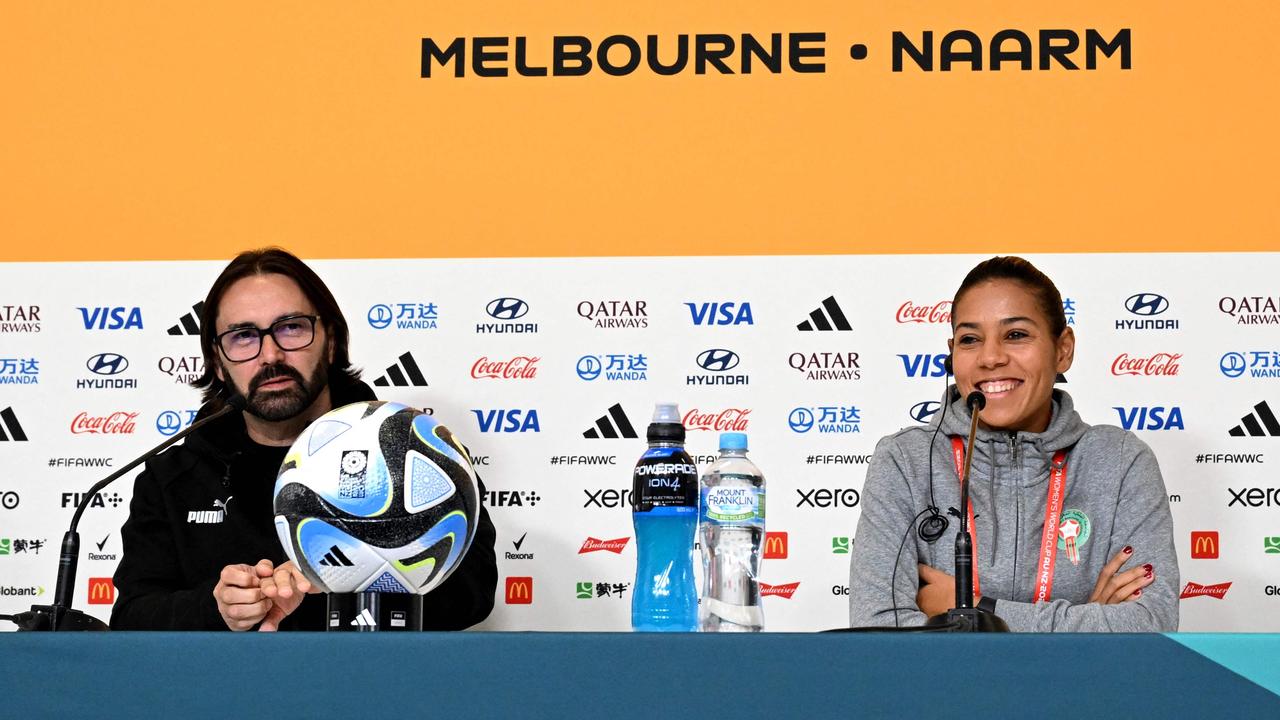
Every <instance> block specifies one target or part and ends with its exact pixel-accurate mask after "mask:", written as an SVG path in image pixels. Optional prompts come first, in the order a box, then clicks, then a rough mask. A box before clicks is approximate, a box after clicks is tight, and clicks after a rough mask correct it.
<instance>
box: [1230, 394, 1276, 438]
mask: <svg viewBox="0 0 1280 720" xmlns="http://www.w3.org/2000/svg"><path fill="white" fill-rule="evenodd" d="M1227 434H1228V435H1230V436H1231V437H1245V436H1248V437H1280V421H1277V420H1276V416H1275V413H1273V412H1271V406H1270V405H1268V404H1267V401H1265V400H1263V401H1262V402H1260V403H1258V404H1257V405H1254V406H1253V412H1252V413H1250V414H1248V415H1245V416H1244V417H1242V418H1240V424H1239V425H1237V426H1235V427H1233V428H1231V429H1230V430H1228V431H1227Z"/></svg>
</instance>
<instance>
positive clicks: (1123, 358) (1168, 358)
mask: <svg viewBox="0 0 1280 720" xmlns="http://www.w3.org/2000/svg"><path fill="white" fill-rule="evenodd" d="M1181 359H1182V353H1165V352H1162V353H1156V354H1155V355H1152V356H1150V357H1129V353H1120V356H1119V357H1117V358H1116V359H1115V360H1113V361H1112V362H1111V374H1112V375H1144V376H1152V375H1156V376H1165V377H1172V376H1174V375H1177V374H1178V371H1179V370H1180V369H1182V366H1181V365H1179V364H1178V361H1179V360H1181Z"/></svg>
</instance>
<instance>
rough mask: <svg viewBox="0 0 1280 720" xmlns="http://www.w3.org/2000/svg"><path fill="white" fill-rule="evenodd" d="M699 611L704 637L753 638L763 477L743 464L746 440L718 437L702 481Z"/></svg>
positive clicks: (759, 625)
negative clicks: (721, 634)
mask: <svg viewBox="0 0 1280 720" xmlns="http://www.w3.org/2000/svg"><path fill="white" fill-rule="evenodd" d="M699 519H700V520H701V523H702V578H703V592H702V608H701V610H700V611H699V626H700V627H701V628H702V630H703V631H704V632H758V631H759V630H761V629H763V628H764V611H763V609H762V608H761V607H760V581H759V576H760V544H761V542H762V541H763V540H764V475H762V474H761V473H760V469H759V468H757V467H756V466H755V463H753V462H751V461H750V460H748V459H747V436H746V435H745V434H743V433H723V434H721V435H720V457H719V458H718V459H717V460H716V461H715V462H714V463H713V464H712V465H711V467H709V468H707V472H706V473H705V474H704V475H703V476H702V498H701V517H700V518H699Z"/></svg>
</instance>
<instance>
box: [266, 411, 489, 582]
mask: <svg viewBox="0 0 1280 720" xmlns="http://www.w3.org/2000/svg"><path fill="white" fill-rule="evenodd" d="M273 502H274V506H275V516H276V532H277V534H278V535H279V536H280V543H281V545H283V546H284V549H285V552H286V553H287V554H288V555H289V559H290V560H293V562H294V563H295V564H296V565H297V566H298V567H299V568H300V569H301V570H302V572H303V574H305V575H306V576H307V579H309V580H310V581H311V582H312V583H313V584H315V585H316V587H318V588H319V589H320V590H322V591H324V592H330V593H354V592H385V593H418V594H426V593H428V592H430V591H431V590H432V589H433V588H435V587H436V586H438V585H439V584H440V583H442V582H444V580H445V578H447V577H449V575H450V574H451V573H452V572H453V571H454V570H455V569H457V567H458V564H459V561H460V560H461V559H462V557H463V555H465V554H466V552H467V548H469V547H471V540H472V539H473V538H474V537H475V534H476V523H477V522H478V521H479V517H480V496H479V491H478V487H477V483H476V477H475V470H474V468H472V466H471V458H470V457H469V456H468V455H467V451H466V450H465V449H464V448H463V447H462V444H461V443H460V442H458V440H457V439H455V438H454V436H453V433H451V432H449V429H448V428H446V427H445V426H444V425H441V424H440V423H439V422H437V421H436V420H435V418H433V417H431V416H430V415H426V414H424V413H421V412H418V411H417V410H414V409H413V408H410V407H408V406H405V405H401V404H399V403H393V402H380V401H373V402H358V403H353V404H351V405H346V406H344V407H340V408H337V409H335V410H331V411H330V412H328V413H326V414H325V415H323V416H321V417H320V418H318V419H316V421H315V422H313V423H311V425H309V426H308V427H307V429H306V430H304V431H303V433H302V434H301V435H300V436H298V439H297V441H295V442H294V443H293V447H291V448H290V449H289V454H288V455H286V456H285V460H284V464H283V465H281V466H280V473H279V475H278V476H277V477H276V487H275V493H274V495H273Z"/></svg>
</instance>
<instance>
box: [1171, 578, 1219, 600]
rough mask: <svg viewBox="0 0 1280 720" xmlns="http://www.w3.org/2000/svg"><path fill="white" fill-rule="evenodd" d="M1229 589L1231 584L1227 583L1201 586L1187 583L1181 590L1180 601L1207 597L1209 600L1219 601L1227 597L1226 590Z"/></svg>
mask: <svg viewBox="0 0 1280 720" xmlns="http://www.w3.org/2000/svg"><path fill="white" fill-rule="evenodd" d="M1230 587H1231V583H1229V582H1224V583H1218V584H1217V585H1201V584H1200V583H1193V582H1188V583H1187V584H1186V586H1185V587H1183V588H1182V596H1181V599H1183V600H1186V599H1187V598H1193V597H1200V596H1201V595H1208V596H1209V597H1211V598H1215V599H1218V600H1221V599H1222V598H1224V597H1226V596H1227V590H1228V589H1229V588H1230Z"/></svg>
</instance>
